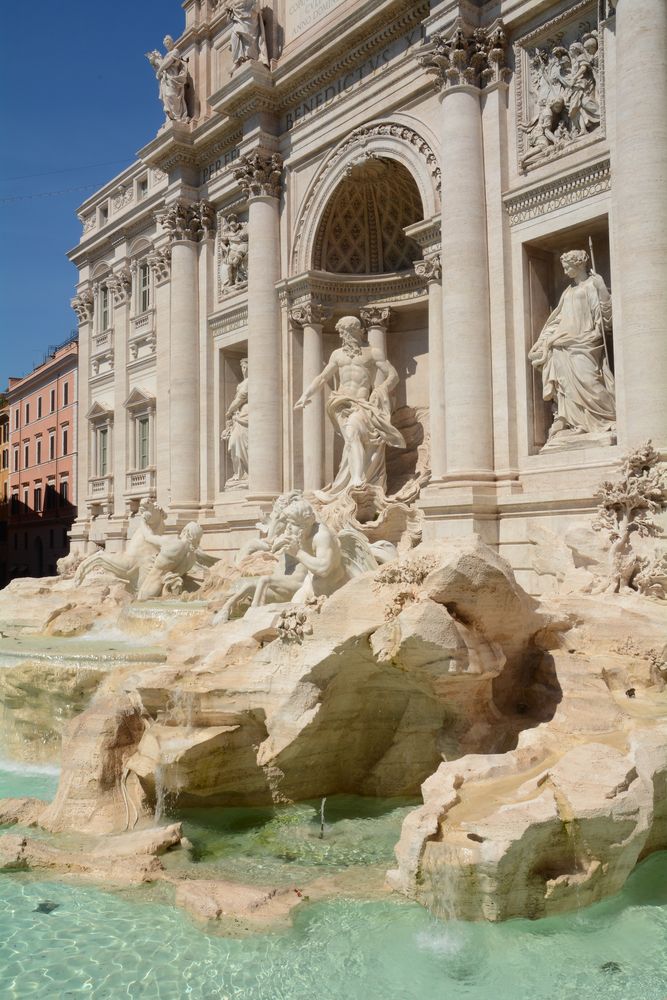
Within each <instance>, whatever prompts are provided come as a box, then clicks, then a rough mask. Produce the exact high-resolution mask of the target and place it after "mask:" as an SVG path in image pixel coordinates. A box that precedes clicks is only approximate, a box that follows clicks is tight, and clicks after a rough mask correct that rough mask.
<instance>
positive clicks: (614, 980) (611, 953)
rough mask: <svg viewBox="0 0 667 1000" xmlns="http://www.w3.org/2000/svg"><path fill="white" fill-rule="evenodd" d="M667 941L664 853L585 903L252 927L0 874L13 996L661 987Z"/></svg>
mask: <svg viewBox="0 0 667 1000" xmlns="http://www.w3.org/2000/svg"><path fill="white" fill-rule="evenodd" d="M47 900H48V901H49V902H50V903H53V904H57V908H55V909H53V911H52V912H51V913H48V914H47V913H40V912H35V910H36V907H37V906H38V905H39V904H40V903H44V902H46V901H47ZM666 941H667V854H662V855H656V856H654V857H652V858H649V860H648V861H646V862H645V863H644V864H643V865H642V866H641V868H639V869H638V870H637V871H636V872H635V874H634V875H633V876H632V878H631V879H630V881H629V883H628V886H627V887H626V889H625V891H624V892H623V893H622V894H620V895H619V896H617V897H615V898H614V899H613V900H609V901H607V902H606V903H602V904H598V905H597V906H594V907H591V908H590V909H588V910H586V911H584V912H583V913H582V914H579V915H574V916H569V917H562V918H558V919H550V920H542V921H537V922H534V923H531V922H528V921H512V922H510V923H506V924H500V925H489V924H465V925H464V924H448V925H446V924H442V923H437V922H436V921H434V920H433V919H432V918H431V917H429V915H428V914H427V913H426V912H425V911H424V910H423V909H421V908H420V907H418V906H415V905H412V904H409V903H401V902H398V901H392V900H388V901H385V902H372V903H364V902H358V901H348V900H336V901H334V902H328V903H318V904H316V905H312V906H307V907H304V909H303V910H301V911H300V912H299V913H297V915H296V917H295V926H294V928H293V929H292V930H291V931H289V932H288V933H285V934H281V935H278V934H277V935H265V936H257V937H253V938H246V939H243V940H233V939H226V938H219V937H215V936H212V935H207V934H205V933H203V932H202V931H201V930H199V929H198V928H196V927H195V926H194V925H193V924H192V923H191V922H190V921H189V919H188V918H187V917H186V916H185V915H184V914H182V913H181V912H180V911H178V910H175V909H172V908H171V907H169V906H164V905H157V904H154V903H140V902H136V901H135V902H128V901H127V900H125V899H122V898H120V897H117V896H112V895H110V894H106V893H104V892H100V891H98V890H95V889H91V888H76V887H74V886H71V885H63V884H57V883H44V882H41V883H40V882H34V881H29V880H27V879H26V877H25V876H13V877H4V878H1V879H0V977H1V978H0V995H1V996H2V997H3V998H7V1000H10V998H11V1000H27V998H39V1000H47V998H48V1000H52V998H56V997H57V998H61V997H62V998H65V997H90V998H95V1000H121V998H126V997H133V998H134V997H139V998H143V1000H158V998H160V1000H181V998H185V997H187V998H191V1000H214V998H215V1000H237V998H239V1000H306V998H307V1000H314V998H315V1000H413V998H414V1000H417V998H422V997H424V998H425V997H429V998H437V1000H664V998H665V997H667V951H666V948H665V942H666Z"/></svg>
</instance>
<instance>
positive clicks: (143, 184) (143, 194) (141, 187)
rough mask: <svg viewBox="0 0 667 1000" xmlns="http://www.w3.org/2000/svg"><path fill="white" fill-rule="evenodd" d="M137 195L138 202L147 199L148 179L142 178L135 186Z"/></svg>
mask: <svg viewBox="0 0 667 1000" xmlns="http://www.w3.org/2000/svg"><path fill="white" fill-rule="evenodd" d="M137 194H138V196H139V201H143V200H144V198H147V197H148V178H147V177H142V178H141V180H140V181H139V183H138V185H137Z"/></svg>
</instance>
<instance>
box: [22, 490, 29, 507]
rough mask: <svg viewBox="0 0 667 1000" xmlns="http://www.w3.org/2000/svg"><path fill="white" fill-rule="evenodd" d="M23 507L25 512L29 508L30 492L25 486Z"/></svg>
mask: <svg viewBox="0 0 667 1000" xmlns="http://www.w3.org/2000/svg"><path fill="white" fill-rule="evenodd" d="M23 506H24V507H25V509H26V510H27V509H28V507H29V506H30V490H29V489H28V487H27V486H26V487H25V489H24V490H23Z"/></svg>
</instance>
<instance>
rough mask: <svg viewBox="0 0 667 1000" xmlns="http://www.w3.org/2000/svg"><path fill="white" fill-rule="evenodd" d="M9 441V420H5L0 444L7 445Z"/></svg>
mask: <svg viewBox="0 0 667 1000" xmlns="http://www.w3.org/2000/svg"><path fill="white" fill-rule="evenodd" d="M8 441H9V420H5V422H4V424H3V425H2V443H3V444H7V442H8Z"/></svg>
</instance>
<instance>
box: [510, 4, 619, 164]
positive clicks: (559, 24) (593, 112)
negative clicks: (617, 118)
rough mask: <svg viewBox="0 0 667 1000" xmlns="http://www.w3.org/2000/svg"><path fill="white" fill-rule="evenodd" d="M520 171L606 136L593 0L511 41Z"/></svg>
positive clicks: (596, 10) (600, 39)
mask: <svg viewBox="0 0 667 1000" xmlns="http://www.w3.org/2000/svg"><path fill="white" fill-rule="evenodd" d="M515 57H516V67H517V79H516V84H517V86H516V100H517V109H516V110H517V115H516V118H517V130H518V134H517V149H518V159H519V169H520V170H521V171H522V172H526V171H528V170H531V169H533V168H534V167H538V166H541V165H542V164H543V163H545V162H547V161H549V160H552V159H555V158H557V157H560V156H563V155H565V154H567V153H570V152H572V151H573V150H575V149H579V148H580V147H582V146H583V145H586V144H588V143H590V142H592V141H595V140H596V139H599V138H602V137H604V135H605V113H604V65H603V45H602V38H601V35H600V31H599V27H598V9H597V3H595V2H591V0H583V2H581V3H577V4H575V5H574V7H573V8H571V9H570V10H568V11H565V12H564V13H563V14H561V15H560V16H559V17H557V18H554V19H552V20H551V21H549V22H548V23H546V24H544V25H541V26H540V27H539V28H537V29H536V30H534V31H531V32H530V33H528V34H526V35H523V36H521V37H520V38H519V39H517V41H516V43H515Z"/></svg>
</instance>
